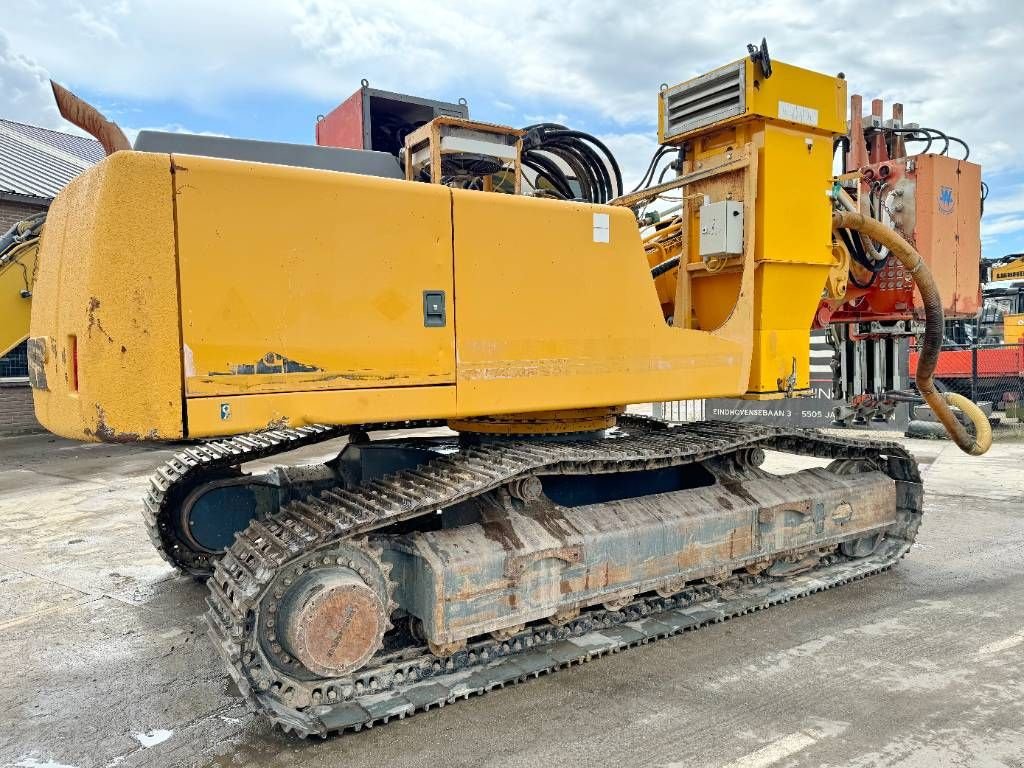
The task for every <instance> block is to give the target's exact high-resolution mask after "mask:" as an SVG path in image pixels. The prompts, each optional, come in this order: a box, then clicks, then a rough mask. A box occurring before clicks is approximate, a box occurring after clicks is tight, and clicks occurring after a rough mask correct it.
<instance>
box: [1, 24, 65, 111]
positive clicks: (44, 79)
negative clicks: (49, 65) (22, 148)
mask: <svg viewBox="0 0 1024 768" xmlns="http://www.w3.org/2000/svg"><path fill="white" fill-rule="evenodd" d="M0 93H2V94H3V95H4V99H3V107H2V110H3V111H2V114H0V117H6V118H7V119H9V120H16V121H18V122H22V123H33V124H35V125H41V126H43V127H45V128H56V127H59V126H60V123H61V118H60V114H59V113H58V112H57V107H56V106H55V105H54V103H53V94H52V93H51V91H50V83H49V78H48V76H47V73H46V70H45V69H43V68H42V67H41V66H39V65H38V64H37V63H36V62H35V61H33V60H32V59H30V58H28V57H27V56H23V55H21V54H19V53H17V52H15V51H14V50H12V48H11V44H10V41H9V40H8V39H7V36H6V35H5V34H4V33H3V31H0Z"/></svg>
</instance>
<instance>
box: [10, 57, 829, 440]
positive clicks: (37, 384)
mask: <svg viewBox="0 0 1024 768" xmlns="http://www.w3.org/2000/svg"><path fill="white" fill-rule="evenodd" d="M776 67H777V69H776V73H775V75H774V76H773V78H772V79H771V81H769V82H770V83H771V84H772V85H771V87H772V88H774V87H779V88H781V89H782V90H780V93H784V94H785V95H786V97H787V98H790V99H792V100H794V102H796V101H797V100H798V99H802V101H799V102H798V103H800V104H803V105H804V106H805V107H808V108H809V109H812V111H813V109H814V108H815V107H817V109H818V111H819V113H822V114H824V113H825V110H824V106H823V105H826V104H832V105H834V106H835V109H836V110H838V111H839V112H838V113H837V114H836V115H832V114H831V113H829V114H828V119H827V120H826V119H822V120H821V121H820V123H819V124H817V125H807V124H799V123H795V122H793V121H792V120H787V119H780V118H779V117H778V116H774V117H772V116H769V115H768V114H766V111H767V108H766V107H763V106H762V104H763V103H766V102H765V99H769V98H775V97H773V96H771V97H770V93H771V88H769V87H767V86H762V87H761V95H755V97H754V98H753V99H751V100H749V101H750V103H751V104H753V105H755V106H757V109H755V110H748V112H746V113H744V114H742V115H740V116H738V117H736V118H735V119H731V120H726V121H724V122H723V123H720V124H715V125H713V126H710V127H707V128H704V129H701V130H700V131H698V132H695V133H694V134H692V135H688V136H686V137H681V138H680V139H679V140H680V141H682V140H685V141H686V142H688V143H689V145H690V147H691V151H690V153H689V154H688V159H687V168H686V169H684V175H685V174H691V175H693V182H692V184H690V185H688V186H684V187H683V188H682V191H683V193H684V194H685V195H686V196H687V198H688V202H689V198H691V197H692V196H694V195H705V194H707V195H710V196H711V197H712V198H713V199H715V200H721V199H728V200H731V201H734V202H737V203H739V204H741V205H742V208H743V212H744V219H743V221H744V225H743V248H742V252H741V253H738V254H736V255H734V256H732V257H729V258H727V259H725V260H724V261H723V262H722V263H719V262H707V261H706V260H702V258H701V256H700V255H699V229H700V221H699V211H698V207H697V206H695V205H694V206H690V210H689V219H688V221H689V227H688V230H689V232H688V243H687V249H688V256H687V258H686V259H685V261H686V266H687V268H686V270H685V279H683V277H682V276H683V274H684V271H683V270H680V275H681V278H680V280H679V281H678V287H677V294H676V306H677V316H676V320H675V323H674V325H669V324H668V323H666V321H665V319H664V317H663V313H662V303H661V302H660V301H659V296H658V292H657V290H656V288H655V284H654V281H652V279H651V274H650V265H649V263H648V259H647V257H646V255H645V253H644V249H643V244H642V242H641V238H640V234H639V229H638V225H637V221H636V218H635V216H634V214H633V212H632V211H631V210H629V209H628V208H625V207H621V206H614V205H613V206H597V205H589V204H582V203H574V202H564V201H554V200H545V199H538V198H531V197H525V196H514V195H500V194H491V193H486V192H477V191H468V190H458V189H452V188H449V187H446V186H442V185H432V184H419V183H411V182H407V181H400V180H390V179H381V178H374V177H368V176H359V175H353V174H346V173H337V172H329V171H321V170H312V169H304V168H293V167H284V166H275V165H267V164H260V163H249V162H238V161H230V160H221V159H213V158H206V157H195V156H181V155H173V156H172V155H166V154H154V153H140V152H129V151H121V152H117V153H115V154H113V155H112V156H110V157H108V158H107V159H106V160H105V161H103V162H101V163H99V164H98V165H97V166H95V167H94V168H92V169H90V170H89V171H86V172H85V173H83V174H82V175H81V176H80V177H79V178H77V179H76V180H75V181H73V182H72V183H71V184H70V185H69V186H68V187H67V188H66V189H65V190H64V191H63V192H62V193H61V194H60V195H59V196H58V197H57V199H56V200H55V202H54V204H53V206H52V208H51V210H50V213H49V217H48V220H47V225H46V230H45V233H44V237H43V238H42V246H41V251H40V255H39V269H38V275H37V279H36V286H35V298H34V301H33V307H32V333H31V336H32V338H31V339H30V343H29V366H30V379H31V381H32V383H33V386H34V392H35V403H36V411H37V415H38V416H39V418H40V420H41V422H42V423H43V424H44V426H46V427H47V428H48V429H50V430H51V431H53V432H55V433H58V434H61V435H64V436H67V437H73V438H77V439H83V438H85V439H96V440H134V439H158V440H173V439H178V438H183V437H190V438H195V437H208V436H217V435H229V434H239V433H244V432H248V431H253V430H259V429H265V428H268V427H273V426H276V425H284V424H287V425H290V426H299V425H303V424H309V423H327V424H353V423H373V422H380V421H398V420H413V419H465V418H472V417H483V416H493V415H497V414H519V413H537V412H549V411H560V410H573V409H575V410H578V409H598V408H606V407H611V406H617V405H621V404H625V403H632V402H646V401H652V400H673V399H687V398H704V397H715V396H730V395H743V394H747V395H749V396H756V397H781V396H784V395H785V394H787V393H793V392H799V391H801V390H804V389H806V388H807V386H808V360H807V358H808V349H809V347H808V329H809V328H810V324H811V318H812V316H813V313H814V310H815V307H816V305H817V301H818V298H819V296H820V295H821V291H822V287H823V285H824V283H825V280H826V277H827V274H828V271H829V268H830V266H831V265H832V264H833V263H834V261H833V257H832V251H831V246H830V243H831V234H830V218H829V216H830V208H831V206H830V201H829V199H828V197H827V192H828V190H829V188H830V182H831V139H832V135H833V133H837V132H841V131H840V129H841V127H842V126H841V125H840V123H842V122H843V121H844V120H845V113H844V112H842V105H843V104H845V90H844V84H843V82H842V81H840V80H836V79H835V78H832V77H827V76H824V75H818V74H814V73H808V72H806V71H805V70H798V69H796V68H787V67H785V66H784V65H781V64H777V65H776ZM790 78H792V79H793V83H792V84H791V85H786V86H785V88H783V86H784V85H785V84H786V83H787V82H788V81H789V79H790ZM751 87H753V86H751ZM793 89H795V90H793ZM791 90H793V95H791V94H790V91H791ZM766 93H767V94H769V95H765V94H766ZM779 98H781V96H780V97H779ZM787 114H789V113H787ZM799 114H803V113H799ZM790 116H792V115H790ZM442 304H443V306H442ZM680 307H688V308H689V311H688V312H686V314H685V315H681V314H680V312H679V308H680Z"/></svg>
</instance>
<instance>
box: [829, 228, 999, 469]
mask: <svg viewBox="0 0 1024 768" xmlns="http://www.w3.org/2000/svg"><path fill="white" fill-rule="evenodd" d="M832 228H833V229H853V230H856V231H857V232H859V233H860V234H862V235H865V236H867V237H868V238H870V239H871V240H874V241H875V242H877V243H881V244H882V245H884V246H886V247H887V248H888V249H889V251H890V252H891V253H892V255H893V256H895V257H896V258H897V259H899V260H900V263H901V264H902V265H903V267H904V269H906V270H907V272H909V273H910V274H911V276H912V277H913V278H914V283H915V284H916V285H917V289H918V290H919V291H920V292H921V300H922V301H923V302H924V343H923V345H922V348H921V352H920V355H919V356H918V359H917V376H916V378H917V389H918V391H920V393H921V397H923V398H924V400H925V402H926V403H928V405H929V406H930V407H931V409H932V412H933V413H934V414H935V415H936V416H937V417H938V419H939V421H941V422H942V426H943V427H945V428H946V432H947V433H948V434H949V436H950V438H952V440H953V442H954V443H956V444H957V446H958V447H959V448H960V449H961V450H962V451H964V452H965V453H969V454H971V455H972V456H980V455H981V454H983V453H985V451H987V450H988V449H989V447H990V446H991V445H992V427H991V425H990V424H989V423H988V418H987V417H986V416H985V414H984V413H983V412H982V410H981V408H979V407H978V406H977V405H975V404H974V403H972V402H971V401H970V400H969V399H968V398H966V397H964V396H963V395H958V394H956V393H955V392H939V391H938V390H937V389H935V381H934V379H933V376H934V374H935V366H936V364H937V363H938V361H939V349H940V348H941V347H942V333H943V327H942V323H943V317H942V298H941V297H940V296H939V289H938V287H937V286H936V285H935V278H933V277H932V273H931V270H929V269H928V265H927V264H925V263H924V260H923V259H922V258H921V254H919V253H918V252H917V250H915V249H914V247H913V246H912V245H910V243H908V242H907V241H906V240H904V239H903V238H902V237H900V236H899V234H898V233H897V232H896V231H895V230H893V229H891V228H889V227H887V226H885V225H884V224H882V223H881V222H880V221H877V220H876V219H872V218H870V217H868V216H865V215H864V214H862V213H856V212H853V211H836V212H834V213H833V214H832ZM950 406H955V407H956V408H959V409H960V410H961V411H963V413H964V414H965V415H966V416H967V418H969V419H970V420H971V423H972V424H973V425H974V435H971V433H970V432H968V431H967V429H966V427H964V425H963V424H961V423H960V420H959V419H958V418H957V417H956V415H955V414H954V413H953V410H952V409H951V408H950Z"/></svg>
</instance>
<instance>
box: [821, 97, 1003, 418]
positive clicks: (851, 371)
mask: <svg viewBox="0 0 1024 768" xmlns="http://www.w3.org/2000/svg"><path fill="white" fill-rule="evenodd" d="M922 144H923V145H924V146H923V147H921V149H920V151H919V152H918V153H917V154H908V145H922ZM840 147H842V149H843V152H842V173H841V174H840V175H839V176H838V177H837V183H836V185H835V187H834V188H833V193H832V194H833V196H834V197H835V198H837V202H839V203H840V207H842V208H845V209H846V210H849V211H854V212H859V213H862V214H864V215H865V216H867V217H870V218H872V219H875V220H877V221H879V222H881V223H882V224H885V225H887V226H889V227H892V228H893V229H895V230H896V231H897V232H898V233H899V234H900V235H901V236H902V237H903V238H904V239H905V240H906V241H908V242H909V243H910V244H912V245H913V246H914V247H915V248H916V249H917V250H918V252H919V253H920V254H921V256H922V258H923V259H924V261H925V263H926V264H927V265H928V267H929V269H930V270H931V272H932V274H933V275H934V276H935V283H936V285H937V287H938V289H939V290H938V293H939V298H940V299H941V302H942V309H943V313H944V315H945V317H946V319H948V320H957V319H966V318H973V317H975V316H976V315H977V313H978V311H979V310H980V308H981V282H980V275H979V266H978V265H979V263H980V260H981V237H980V228H981V215H982V206H983V199H982V190H983V188H984V184H983V183H982V181H981V167H980V166H978V165H977V164H975V163H972V162H970V161H969V160H968V157H969V156H970V149H969V148H968V147H967V145H966V144H965V143H964V142H963V141H962V140H961V139H959V138H956V137H954V136H949V135H948V134H946V133H944V132H942V131H940V130H938V129H935V128H925V127H922V126H920V125H917V124H906V123H904V122H903V105H902V104H898V103H897V104H893V107H892V116H891V117H890V118H884V117H883V103H882V100H881V99H874V100H873V101H872V102H871V111H870V113H869V114H867V115H865V114H864V113H863V98H862V97H861V96H860V95H857V94H854V95H853V96H851V98H850V122H849V130H848V132H847V135H846V136H845V137H841V138H839V139H837V140H836V146H835V148H836V149H839V148H840ZM954 155H956V156H954ZM834 255H835V257H836V267H835V269H836V271H837V274H838V271H840V270H841V271H842V273H843V274H846V273H847V272H848V273H849V275H850V279H849V280H848V281H847V282H845V283H844V282H843V281H841V280H834V281H833V280H830V281H829V282H828V284H827V285H826V291H825V294H824V295H823V296H822V299H821V301H820V303H819V305H818V312H817V315H816V316H815V320H814V325H815V327H816V328H826V327H827V328H829V337H830V340H831V342H832V346H833V349H834V351H835V358H834V363H833V369H834V374H835V375H834V386H833V390H834V397H835V399H836V400H845V401H848V402H849V405H846V406H842V407H840V408H839V410H840V411H842V413H837V414H836V416H837V418H838V420H839V421H842V422H844V423H848V422H849V421H850V419H851V418H853V419H854V420H868V419H878V418H886V417H887V416H888V415H889V414H891V413H892V411H893V409H894V408H895V404H896V402H897V400H898V399H899V397H898V396H896V397H895V398H894V396H893V393H898V392H900V391H901V390H904V389H906V388H907V386H908V385H909V383H910V381H909V379H910V377H909V376H908V373H909V372H908V371H907V369H906V367H905V366H906V358H907V346H908V341H909V340H910V338H912V337H914V336H916V335H918V334H919V333H920V332H921V330H922V325H921V321H922V320H923V318H924V305H923V302H922V299H921V294H920V292H919V291H917V290H916V289H915V287H914V281H913V278H912V276H911V275H910V274H909V273H908V272H907V270H905V269H904V268H903V266H902V265H901V264H900V263H899V261H898V260H897V259H893V258H889V255H890V254H889V252H888V250H887V249H885V248H883V247H882V246H881V244H878V243H875V242H873V241H872V240H871V239H870V238H867V237H865V236H863V235H856V234H854V233H850V232H845V233H841V236H840V237H839V238H837V239H836V241H835V247H834Z"/></svg>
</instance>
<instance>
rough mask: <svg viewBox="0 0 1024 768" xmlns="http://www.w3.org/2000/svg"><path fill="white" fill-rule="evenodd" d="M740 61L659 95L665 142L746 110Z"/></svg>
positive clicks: (742, 63)
mask: <svg viewBox="0 0 1024 768" xmlns="http://www.w3.org/2000/svg"><path fill="white" fill-rule="evenodd" d="M744 77H745V69H744V62H742V61H738V62H736V64H734V65H732V66H731V67H729V68H728V69H723V70H719V71H717V72H712V73H710V74H707V75H704V76H703V77H698V78H697V79H696V80H690V81H689V82H686V83H683V84H682V85H677V86H676V87H675V88H669V89H667V90H665V91H663V92H662V94H661V97H662V98H663V99H664V100H665V112H664V118H663V120H664V125H663V126H662V129H663V130H662V133H663V134H664V136H665V138H666V139H670V138H673V137H675V136H678V135H679V134H682V133H687V132H688V131H692V130H694V129H696V128H702V127H703V126H705V125H711V123H716V122H718V121H719V120H724V119H725V118H727V117H734V116H736V115H742V114H743V113H744V112H745V111H746V98H745V95H746V91H745V79H744Z"/></svg>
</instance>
